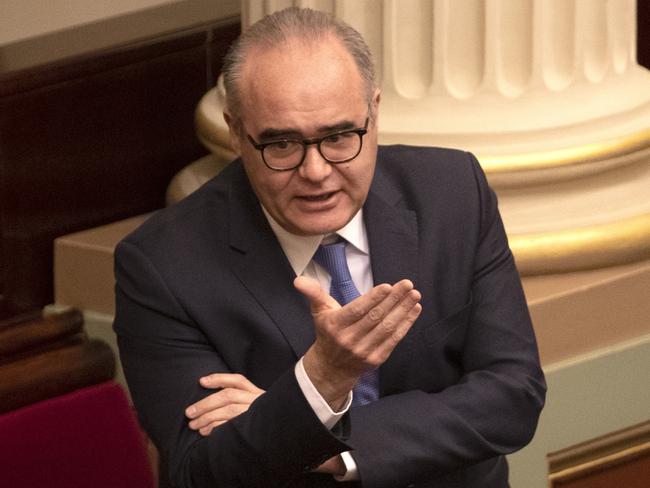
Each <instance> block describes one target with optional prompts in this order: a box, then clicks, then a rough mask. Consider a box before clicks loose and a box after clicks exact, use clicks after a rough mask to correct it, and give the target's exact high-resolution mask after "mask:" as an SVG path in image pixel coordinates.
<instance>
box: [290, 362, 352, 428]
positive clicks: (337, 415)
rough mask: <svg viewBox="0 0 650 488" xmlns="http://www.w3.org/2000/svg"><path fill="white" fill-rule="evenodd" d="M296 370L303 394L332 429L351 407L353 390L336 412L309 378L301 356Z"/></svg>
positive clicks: (320, 417) (319, 416)
mask: <svg viewBox="0 0 650 488" xmlns="http://www.w3.org/2000/svg"><path fill="white" fill-rule="evenodd" d="M294 371H295V374H296V379H297V380H298V386H300V389H301V390H302V393H303V395H305V398H306V399H307V402H309V405H310V406H311V408H312V410H313V411H314V413H315V414H316V416H317V417H318V419H319V420H320V421H321V423H322V424H323V425H324V426H325V427H327V429H328V430H330V429H331V428H332V427H334V426H335V425H336V423H337V422H338V421H339V420H341V417H343V415H345V413H346V412H347V411H348V410H349V409H350V405H351V404H352V392H350V393H348V399H347V401H346V402H345V405H343V408H342V409H341V410H340V411H339V412H335V411H334V410H332V409H331V408H330V406H329V404H328V403H327V402H326V401H325V400H324V399H323V397H322V396H321V394H320V393H319V392H318V390H317V389H316V387H315V386H314V384H313V383H312V382H311V380H310V379H309V376H307V372H306V371H305V367H304V366H303V364H302V358H300V361H298V362H297V363H296V367H295V368H294Z"/></svg>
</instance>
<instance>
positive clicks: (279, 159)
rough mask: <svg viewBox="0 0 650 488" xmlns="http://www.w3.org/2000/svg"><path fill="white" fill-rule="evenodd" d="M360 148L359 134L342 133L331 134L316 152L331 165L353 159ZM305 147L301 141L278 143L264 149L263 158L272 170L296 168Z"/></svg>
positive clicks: (322, 141)
mask: <svg viewBox="0 0 650 488" xmlns="http://www.w3.org/2000/svg"><path fill="white" fill-rule="evenodd" d="M360 148H361V134H358V133H356V132H352V131H350V132H342V133H338V134H332V135H331V136H328V137H326V138H324V139H323V140H321V141H320V142H319V143H318V150H319V152H320V154H321V156H323V158H325V159H326V160H327V161H329V162H331V163H337V162H343V161H346V160H349V159H352V158H354V157H355V156H356V155H357V154H358V152H359V150H360ZM306 150H307V147H306V146H305V145H304V144H303V143H302V142H301V141H278V142H275V143H272V144H269V145H267V146H265V147H264V150H263V157H264V160H265V161H266V163H267V164H268V165H269V166H272V167H274V168H281V169H282V168H291V167H294V166H298V165H299V164H300V162H301V161H302V159H303V156H304V154H305V151H306Z"/></svg>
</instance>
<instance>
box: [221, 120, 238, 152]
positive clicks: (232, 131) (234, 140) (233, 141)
mask: <svg viewBox="0 0 650 488" xmlns="http://www.w3.org/2000/svg"><path fill="white" fill-rule="evenodd" d="M223 119H224V120H225V121H226V124H228V135H229V137H230V148H231V149H232V150H233V152H234V153H235V154H236V155H237V156H241V137H240V127H241V123H240V122H239V121H237V120H236V119H235V118H234V117H233V116H232V115H231V114H230V112H228V109H226V110H224V111H223Z"/></svg>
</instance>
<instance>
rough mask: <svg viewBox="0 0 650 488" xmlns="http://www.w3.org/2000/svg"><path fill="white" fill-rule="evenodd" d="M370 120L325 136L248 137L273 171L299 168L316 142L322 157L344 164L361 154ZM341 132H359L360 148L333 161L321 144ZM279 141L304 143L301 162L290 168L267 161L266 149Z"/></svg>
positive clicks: (328, 160) (329, 161) (247, 135)
mask: <svg viewBox="0 0 650 488" xmlns="http://www.w3.org/2000/svg"><path fill="white" fill-rule="evenodd" d="M369 122H370V116H368V117H366V122H365V123H364V124H363V127H359V128H357V129H344V130H339V131H336V132H330V133H329V134H326V135H324V136H323V137H312V138H309V139H302V140H300V139H276V140H274V141H269V142H262V143H258V142H256V141H255V139H253V138H252V137H251V135H250V134H248V133H247V134H246V137H248V141H249V142H250V143H251V145H252V146H253V147H254V148H255V149H257V150H258V151H259V152H260V154H261V155H262V161H264V164H265V165H266V167H267V168H269V169H270V170H273V171H292V170H294V169H296V168H299V167H300V166H301V165H302V163H304V162H305V157H307V146H313V145H314V144H316V148H317V149H318V154H320V155H321V157H322V158H323V159H324V160H325V161H327V162H328V163H329V164H342V163H348V162H350V161H352V160H353V159H354V158H356V157H357V156H358V155H359V154H361V149H363V136H365V135H366V134H367V133H368V123H369ZM341 134H357V135H358V136H359V150H358V151H357V153H356V154H355V155H354V156H352V157H350V158H348V159H344V160H342V161H332V160H330V159H328V158H327V157H326V156H325V155H324V154H323V151H322V150H321V144H322V143H323V141H324V140H325V139H327V138H328V137H332V136H337V135H341ZM278 142H297V143H299V144H302V146H303V151H302V158H301V159H300V162H299V163H298V164H296V165H295V166H292V167H290V168H275V167H273V166H271V165H270V164H269V163H267V161H266V158H265V157H264V149H265V148H266V147H267V146H270V145H272V144H277V143H278Z"/></svg>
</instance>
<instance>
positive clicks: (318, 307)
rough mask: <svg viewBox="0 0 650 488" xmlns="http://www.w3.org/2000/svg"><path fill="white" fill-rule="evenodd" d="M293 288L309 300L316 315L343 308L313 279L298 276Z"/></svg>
mask: <svg viewBox="0 0 650 488" xmlns="http://www.w3.org/2000/svg"><path fill="white" fill-rule="evenodd" d="M293 286H294V287H295V288H296V290H298V291H299V292H300V293H302V294H303V295H304V296H305V297H306V298H307V300H309V304H310V305H311V311H312V313H314V314H315V313H319V312H323V311H326V310H336V309H338V308H341V306H340V305H339V303H338V302H337V301H336V300H334V299H333V298H332V297H331V296H330V295H329V294H328V293H326V292H325V290H323V289H322V288H321V286H320V284H319V283H318V281H316V280H315V279H313V278H309V277H307V276H298V277H297V278H296V279H295V280H293Z"/></svg>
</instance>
